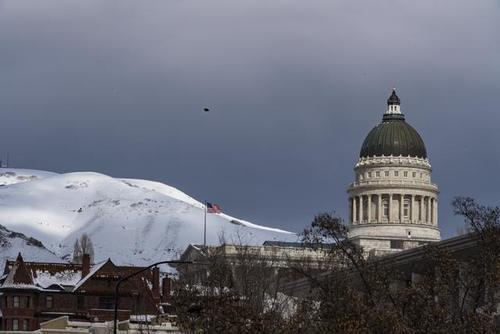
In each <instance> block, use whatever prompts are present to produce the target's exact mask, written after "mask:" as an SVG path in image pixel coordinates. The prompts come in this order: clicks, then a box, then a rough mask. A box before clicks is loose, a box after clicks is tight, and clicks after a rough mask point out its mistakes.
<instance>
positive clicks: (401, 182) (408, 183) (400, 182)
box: [349, 180, 437, 189]
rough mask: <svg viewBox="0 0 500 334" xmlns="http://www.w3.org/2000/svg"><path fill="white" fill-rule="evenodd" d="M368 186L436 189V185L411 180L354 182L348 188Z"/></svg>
mask: <svg viewBox="0 0 500 334" xmlns="http://www.w3.org/2000/svg"><path fill="white" fill-rule="evenodd" d="M370 185H382V186H386V185H390V186H391V185H401V186H427V187H431V188H435V189H437V184H435V183H432V182H430V181H411V180H369V181H355V182H352V183H351V184H349V187H357V186H370Z"/></svg>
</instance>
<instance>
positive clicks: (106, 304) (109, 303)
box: [99, 297, 115, 310]
mask: <svg viewBox="0 0 500 334" xmlns="http://www.w3.org/2000/svg"><path fill="white" fill-rule="evenodd" d="M114 307H115V299H114V298H113V297H99V308H100V309H105V310H110V309H113V308H114Z"/></svg>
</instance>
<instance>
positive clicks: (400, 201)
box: [399, 194, 404, 223]
mask: <svg viewBox="0 0 500 334" xmlns="http://www.w3.org/2000/svg"><path fill="white" fill-rule="evenodd" d="M403 197H404V195H403V194H401V195H399V222H400V223H403V220H404V215H403V202H404V200H403Z"/></svg>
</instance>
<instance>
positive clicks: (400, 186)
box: [347, 110, 441, 254]
mask: <svg viewBox="0 0 500 334" xmlns="http://www.w3.org/2000/svg"><path fill="white" fill-rule="evenodd" d="M395 111H396V110H395ZM396 112H397V111H396ZM354 171H355V174H356V180H355V182H353V183H351V184H350V186H349V188H348V190H347V192H348V194H349V212H350V218H349V225H350V227H349V237H350V238H351V239H353V240H354V241H355V242H357V243H358V244H359V245H361V246H363V247H364V249H365V251H367V252H375V253H377V254H380V253H387V252H395V251H400V250H402V249H408V248H412V247H416V246H419V245H422V244H425V243H429V242H434V241H439V240H441V236H440V232H439V228H438V193H439V191H438V187H437V185H436V184H434V183H432V182H431V165H430V164H429V161H428V159H422V158H414V157H401V156H400V157H393V156H389V157H385V156H382V157H368V158H360V159H359V161H358V163H357V164H356V166H355V167H354Z"/></svg>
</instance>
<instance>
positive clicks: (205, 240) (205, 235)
mask: <svg viewBox="0 0 500 334" xmlns="http://www.w3.org/2000/svg"><path fill="white" fill-rule="evenodd" d="M203 247H207V201H205V219H204V223H203Z"/></svg>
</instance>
